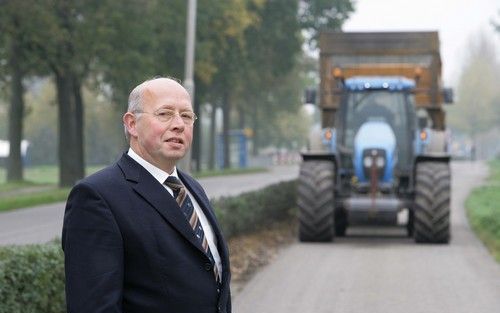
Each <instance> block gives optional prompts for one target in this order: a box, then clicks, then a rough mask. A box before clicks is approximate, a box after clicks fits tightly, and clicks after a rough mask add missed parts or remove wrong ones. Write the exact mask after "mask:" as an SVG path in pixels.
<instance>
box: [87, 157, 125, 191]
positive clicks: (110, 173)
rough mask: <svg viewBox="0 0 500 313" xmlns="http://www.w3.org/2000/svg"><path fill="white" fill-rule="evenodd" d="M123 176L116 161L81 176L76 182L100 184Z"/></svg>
mask: <svg viewBox="0 0 500 313" xmlns="http://www.w3.org/2000/svg"><path fill="white" fill-rule="evenodd" d="M122 178H123V173H122V171H121V170H120V167H119V166H118V164H117V163H114V164H111V165H109V166H106V167H105V168H103V169H100V170H99V171H97V172H95V173H93V174H90V175H89V176H87V177H85V178H83V179H82V180H80V181H79V182H78V184H84V185H90V186H96V187H97V186H101V185H105V186H106V185H107V186H109V184H110V183H116V182H117V181H119V180H121V179H122Z"/></svg>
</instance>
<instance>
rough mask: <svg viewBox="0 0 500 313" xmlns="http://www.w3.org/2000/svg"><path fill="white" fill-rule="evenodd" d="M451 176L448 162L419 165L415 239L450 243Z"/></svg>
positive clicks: (423, 241) (426, 241) (425, 241)
mask: <svg viewBox="0 0 500 313" xmlns="http://www.w3.org/2000/svg"><path fill="white" fill-rule="evenodd" d="M450 179H451V175H450V166H449V164H448V163H444V162H421V163H418V164H417V171H416V184H415V205H414V210H415V211H414V216H413V223H414V225H413V226H414V227H413V236H414V238H415V241H416V242H420V243H448V242H449V240H450Z"/></svg>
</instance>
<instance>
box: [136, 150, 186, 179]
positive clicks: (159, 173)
mask: <svg viewBox="0 0 500 313" xmlns="http://www.w3.org/2000/svg"><path fill="white" fill-rule="evenodd" d="M127 154H128V156H129V157H131V158H132V159H134V160H135V161H136V162H137V163H139V164H140V165H141V166H142V167H144V168H145V169H146V171H148V172H149V173H150V174H151V175H153V177H154V178H155V179H156V180H157V181H159V182H160V184H163V183H164V182H165V180H166V179H167V178H168V177H169V176H170V175H172V176H174V177H177V178H179V175H178V174H177V167H176V166H174V171H173V172H172V174H168V173H167V172H165V171H164V170H162V169H160V168H158V167H156V166H154V165H153V164H151V163H149V162H148V161H146V160H144V159H143V158H142V157H141V156H140V155H138V154H137V153H136V152H135V151H134V150H132V148H129V149H128V152H127Z"/></svg>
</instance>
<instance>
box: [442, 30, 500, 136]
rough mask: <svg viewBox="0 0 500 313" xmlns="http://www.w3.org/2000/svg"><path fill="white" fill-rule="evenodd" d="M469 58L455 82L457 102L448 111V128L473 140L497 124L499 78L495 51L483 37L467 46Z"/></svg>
mask: <svg viewBox="0 0 500 313" xmlns="http://www.w3.org/2000/svg"><path fill="white" fill-rule="evenodd" d="M468 47H469V51H470V52H469V56H468V58H467V60H466V62H464V66H463V69H462V73H461V75H460V79H459V83H458V92H457V93H458V97H457V103H456V104H455V105H453V106H452V107H450V108H449V109H448V110H447V111H448V112H449V114H448V121H449V123H448V124H449V125H450V126H451V127H452V128H454V129H457V130H459V131H462V132H464V133H467V134H469V135H471V136H472V137H474V136H476V135H477V134H479V133H481V132H484V131H485V130H487V129H490V128H491V127H493V126H495V125H498V124H497V122H498V120H500V117H499V116H498V115H497V114H498V109H496V108H497V107H498V102H497V99H498V98H499V95H500V93H499V91H498V87H497V82H498V80H499V79H500V64H499V63H498V60H497V57H496V56H497V55H498V52H497V51H496V50H495V47H494V46H493V45H492V43H491V41H489V40H487V38H486V37H485V36H484V34H479V35H477V36H475V37H474V39H471V40H470V41H469V43H468Z"/></svg>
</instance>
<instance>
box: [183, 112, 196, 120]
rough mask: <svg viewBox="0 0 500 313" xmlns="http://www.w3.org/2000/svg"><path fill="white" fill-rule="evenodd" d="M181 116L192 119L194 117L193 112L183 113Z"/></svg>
mask: <svg viewBox="0 0 500 313" xmlns="http://www.w3.org/2000/svg"><path fill="white" fill-rule="evenodd" d="M181 117H182V118H184V119H188V120H190V119H192V118H193V114H191V113H182V114H181Z"/></svg>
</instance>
